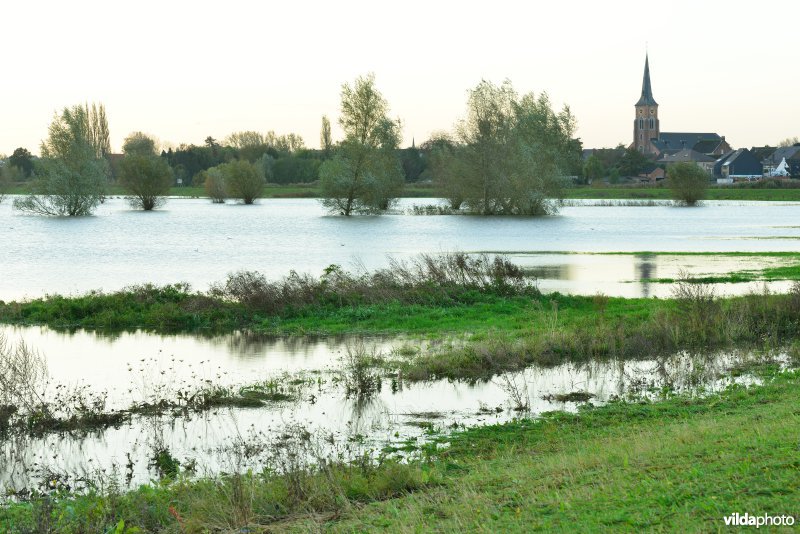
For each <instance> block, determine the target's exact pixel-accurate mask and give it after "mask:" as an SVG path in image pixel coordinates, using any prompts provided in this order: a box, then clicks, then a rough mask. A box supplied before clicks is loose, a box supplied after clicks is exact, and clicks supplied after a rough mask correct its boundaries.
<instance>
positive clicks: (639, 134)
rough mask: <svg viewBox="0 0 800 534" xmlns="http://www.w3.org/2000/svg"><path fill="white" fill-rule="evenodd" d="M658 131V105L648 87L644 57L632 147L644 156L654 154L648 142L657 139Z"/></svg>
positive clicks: (646, 61)
mask: <svg viewBox="0 0 800 534" xmlns="http://www.w3.org/2000/svg"><path fill="white" fill-rule="evenodd" d="M659 131H660V130H659V124H658V103H656V101H655V99H654V98H653V88H652V87H650V59H649V58H648V57H647V55H645V57H644V78H643V79H642V96H641V97H640V98H639V101H638V102H636V119H634V121H633V147H634V148H635V149H636V150H638V151H639V152H642V153H644V154H653V153H656V152H657V151H656V150H655V148H654V147H653V146H652V144H651V143H650V140H651V139H658V134H659Z"/></svg>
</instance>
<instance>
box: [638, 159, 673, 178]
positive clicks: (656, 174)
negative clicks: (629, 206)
mask: <svg viewBox="0 0 800 534" xmlns="http://www.w3.org/2000/svg"><path fill="white" fill-rule="evenodd" d="M666 175H667V173H666V172H665V171H664V168H663V167H659V166H658V165H654V164H652V163H651V164H649V165H648V166H647V167H645V168H644V169H642V172H640V173H639V174H638V176H637V178H638V179H639V181H640V182H657V181H659V180H663V179H664V178H665V177H666Z"/></svg>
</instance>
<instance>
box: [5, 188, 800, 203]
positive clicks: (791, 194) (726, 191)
mask: <svg viewBox="0 0 800 534" xmlns="http://www.w3.org/2000/svg"><path fill="white" fill-rule="evenodd" d="M766 185H767V186H769V185H770V184H766ZM30 192H31V189H30V186H29V185H27V184H17V185H15V186H14V187H12V188H11V189H10V190H9V191H8V193H9V194H16V195H24V194H28V193H30ZM107 194H108V195H109V196H125V194H126V193H125V191H124V190H123V189H122V188H121V187H119V186H117V185H111V186H109V187H108V192H107ZM320 194H321V193H320V189H319V186H317V185H316V184H309V185H304V184H290V185H278V184H269V185H268V186H267V187H266V188H265V189H264V198H319V197H320ZM168 195H169V196H174V197H187V198H192V197H196V198H204V197H206V192H205V189H204V188H203V187H194V186H192V187H173V188H171V189H170V192H169V194H168ZM400 196H401V197H403V198H431V197H438V196H439V194H438V192H437V190H436V188H435V187H434V186H433V185H432V184H408V185H407V186H406V187H405V188H404V189H403V191H402V193H401V194H400ZM564 198H565V199H601V200H603V199H607V200H670V199H671V198H672V197H671V194H670V190H669V189H667V188H666V187H663V186H649V185H644V186H636V187H632V186H624V185H619V186H610V185H604V186H577V187H571V188H568V189H566V190H565V191H564ZM706 198H707V199H708V200H758V201H770V202H779V201H783V202H800V188H792V187H783V188H781V187H742V186H716V187H715V186H712V187H709V189H708V194H707V196H706Z"/></svg>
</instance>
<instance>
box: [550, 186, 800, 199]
mask: <svg viewBox="0 0 800 534" xmlns="http://www.w3.org/2000/svg"><path fill="white" fill-rule="evenodd" d="M564 198H566V199H601V200H602V199H620V200H621V199H625V200H651V199H652V200H671V199H672V196H671V192H670V190H669V189H667V188H665V187H657V186H656V187H653V186H641V187H630V186H616V187H614V186H605V187H593V186H581V187H574V188H570V189H567V190H565V191H564ZM706 199H707V200H742V201H751V200H758V201H770V202H780V201H783V202H799V201H800V189H794V188H773V189H770V188H763V189H762V188H746V187H713V186H712V187H709V188H708V191H707V195H706Z"/></svg>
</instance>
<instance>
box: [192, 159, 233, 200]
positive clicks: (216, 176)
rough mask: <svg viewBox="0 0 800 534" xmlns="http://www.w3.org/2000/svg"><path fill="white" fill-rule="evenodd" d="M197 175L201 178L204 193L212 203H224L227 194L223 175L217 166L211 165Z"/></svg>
mask: <svg viewBox="0 0 800 534" xmlns="http://www.w3.org/2000/svg"><path fill="white" fill-rule="evenodd" d="M198 176H200V177H201V179H202V180H203V186H204V188H205V190H206V195H208V198H210V199H211V202H213V203H214V204H224V203H225V199H226V198H228V195H227V193H226V192H225V177H224V176H223V175H222V172H220V170H219V168H217V167H212V168H211V169H208V170H207V171H202V172H201V173H200V174H199V175H198Z"/></svg>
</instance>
